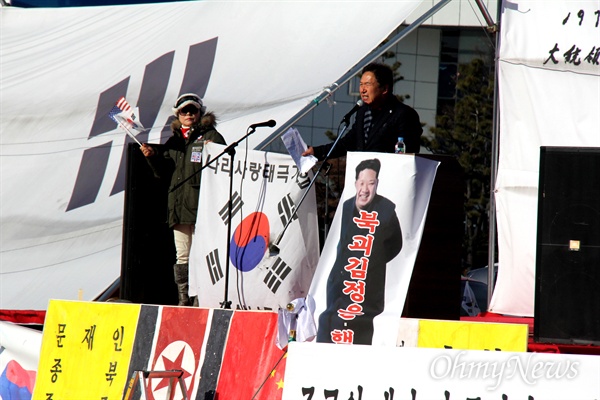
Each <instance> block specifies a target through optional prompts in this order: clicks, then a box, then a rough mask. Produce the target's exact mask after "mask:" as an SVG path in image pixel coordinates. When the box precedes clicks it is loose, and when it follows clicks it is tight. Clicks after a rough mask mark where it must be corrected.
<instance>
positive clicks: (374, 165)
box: [355, 158, 381, 180]
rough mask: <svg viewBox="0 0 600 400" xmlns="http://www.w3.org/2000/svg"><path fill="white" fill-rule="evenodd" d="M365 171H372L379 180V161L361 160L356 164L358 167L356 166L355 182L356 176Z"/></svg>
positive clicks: (375, 159)
mask: <svg viewBox="0 0 600 400" xmlns="http://www.w3.org/2000/svg"><path fill="white" fill-rule="evenodd" d="M365 169H372V170H373V171H375V177H376V178H379V170H380V169H381V161H379V159H377V158H374V159H372V160H362V161H361V162H360V163H358V165H357V166H356V178H355V179H356V180H358V175H359V174H360V173H361V171H363V170H365Z"/></svg>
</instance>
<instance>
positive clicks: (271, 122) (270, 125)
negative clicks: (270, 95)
mask: <svg viewBox="0 0 600 400" xmlns="http://www.w3.org/2000/svg"><path fill="white" fill-rule="evenodd" d="M275 125H277V122H275V120H274V119H270V120H268V121H265V122H257V123H256V124H252V125H250V129H256V128H260V127H263V126H268V127H269V128H272V127H274V126H275Z"/></svg>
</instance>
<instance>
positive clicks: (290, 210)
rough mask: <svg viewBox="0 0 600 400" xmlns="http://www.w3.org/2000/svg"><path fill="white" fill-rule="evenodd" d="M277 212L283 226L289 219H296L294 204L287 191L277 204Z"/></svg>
mask: <svg viewBox="0 0 600 400" xmlns="http://www.w3.org/2000/svg"><path fill="white" fill-rule="evenodd" d="M277 212H278V213H279V218H280V219H281V223H282V225H283V226H286V225H287V223H288V221H289V220H290V219H292V220H295V219H298V215H297V214H296V204H294V201H293V200H292V196H290V194H289V193H288V194H287V195H286V196H285V197H284V198H283V199H281V201H280V202H279V203H278V204H277Z"/></svg>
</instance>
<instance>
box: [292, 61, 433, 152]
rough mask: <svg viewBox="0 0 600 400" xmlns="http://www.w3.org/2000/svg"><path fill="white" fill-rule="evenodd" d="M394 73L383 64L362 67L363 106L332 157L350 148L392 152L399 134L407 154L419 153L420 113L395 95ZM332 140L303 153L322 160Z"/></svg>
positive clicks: (361, 88) (361, 90)
mask: <svg viewBox="0 0 600 400" xmlns="http://www.w3.org/2000/svg"><path fill="white" fill-rule="evenodd" d="M393 90H394V73H393V71H392V69H391V68H390V67H389V66H387V65H385V64H380V63H371V64H369V65H367V66H366V67H364V68H363V70H362V75H361V78H360V97H361V99H362V101H363V103H364V104H363V105H362V106H361V107H360V108H359V109H358V111H357V112H356V119H355V121H354V124H353V125H352V128H351V129H350V130H349V131H348V132H347V134H346V135H345V136H344V137H343V138H341V139H340V140H339V141H338V144H337V145H336V147H335V149H333V152H332V153H331V158H336V157H341V156H344V155H346V153H347V152H348V151H372V152H380V153H393V152H394V145H395V144H396V142H397V141H398V137H400V136H401V137H403V138H404V143H405V144H406V152H407V153H418V152H419V150H420V147H421V145H420V138H421V134H422V133H423V128H422V127H421V121H420V120H419V114H417V112H416V111H415V110H414V109H413V108H411V107H410V106H407V105H406V104H404V103H402V102H401V101H400V100H398V99H397V98H396V96H395V95H394V93H393ZM332 145H333V143H329V144H326V145H323V146H315V147H312V146H311V147H309V148H308V149H307V150H306V151H305V152H304V153H303V154H302V155H304V156H306V155H314V156H315V157H317V158H318V159H319V160H323V159H324V158H325V156H326V155H327V153H328V152H329V150H330V149H331V146H332Z"/></svg>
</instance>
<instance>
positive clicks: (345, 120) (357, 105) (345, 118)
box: [342, 100, 364, 125]
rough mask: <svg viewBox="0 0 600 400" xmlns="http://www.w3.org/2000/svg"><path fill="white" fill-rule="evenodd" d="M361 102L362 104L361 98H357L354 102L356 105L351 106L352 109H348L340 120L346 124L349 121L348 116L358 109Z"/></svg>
mask: <svg viewBox="0 0 600 400" xmlns="http://www.w3.org/2000/svg"><path fill="white" fill-rule="evenodd" d="M363 104H364V102H363V101H362V100H358V101H357V102H356V105H355V106H354V107H352V110H350V111H349V112H348V114H346V115H344V118H343V119H342V122H345V123H346V125H348V124H349V123H350V117H351V116H352V114H354V113H355V112H357V111H358V109H359V108H360V107H362V105H363Z"/></svg>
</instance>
